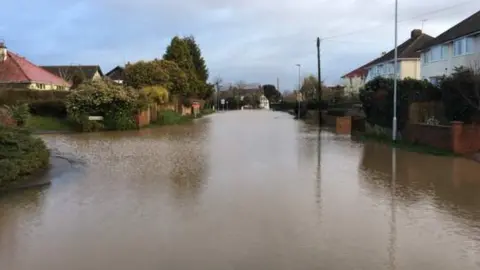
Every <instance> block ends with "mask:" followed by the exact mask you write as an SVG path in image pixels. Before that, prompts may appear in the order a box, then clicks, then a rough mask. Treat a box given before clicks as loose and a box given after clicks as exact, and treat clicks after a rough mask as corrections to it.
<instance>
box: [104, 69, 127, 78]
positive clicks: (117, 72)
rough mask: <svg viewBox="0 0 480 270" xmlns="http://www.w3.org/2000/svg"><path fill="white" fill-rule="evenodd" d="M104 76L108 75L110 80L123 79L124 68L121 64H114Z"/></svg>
mask: <svg viewBox="0 0 480 270" xmlns="http://www.w3.org/2000/svg"><path fill="white" fill-rule="evenodd" d="M105 76H107V77H109V78H110V79H112V80H122V81H123V80H124V79H125V69H124V68H123V67H121V66H116V67H115V68H113V69H112V70H110V71H109V72H108V73H107V74H105Z"/></svg>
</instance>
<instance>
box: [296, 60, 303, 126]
mask: <svg viewBox="0 0 480 270" xmlns="http://www.w3.org/2000/svg"><path fill="white" fill-rule="evenodd" d="M297 67H298V96H299V97H300V98H299V99H298V113H297V115H298V119H300V109H301V107H300V105H301V99H302V92H300V89H301V88H302V82H301V78H300V77H301V75H300V74H301V69H302V65H300V64H297Z"/></svg>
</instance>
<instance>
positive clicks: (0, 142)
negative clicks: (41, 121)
mask: <svg viewBox="0 0 480 270" xmlns="http://www.w3.org/2000/svg"><path fill="white" fill-rule="evenodd" d="M49 155H50V153H49V152H48V150H47V147H46V146H45V144H44V143H43V141H42V140H41V139H38V138H34V137H32V136H31V135H30V133H28V132H27V131H24V130H18V129H12V128H5V127H3V128H2V127H0V187H2V188H5V187H7V186H8V185H10V184H12V183H13V182H15V181H19V180H22V179H23V178H24V177H25V176H28V175H31V174H32V173H35V172H36V171H38V170H39V169H43V168H46V167H47V166H48V162H49Z"/></svg>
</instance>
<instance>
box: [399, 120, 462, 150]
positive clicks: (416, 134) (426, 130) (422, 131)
mask: <svg viewBox="0 0 480 270" xmlns="http://www.w3.org/2000/svg"><path fill="white" fill-rule="evenodd" d="M452 138H453V137H452V128H451V126H433V125H426V124H409V125H407V126H406V127H405V132H404V139H406V140H407V141H409V142H412V143H418V144H424V145H430V146H433V147H435V148H439V149H444V150H450V151H452V150H453V145H452Z"/></svg>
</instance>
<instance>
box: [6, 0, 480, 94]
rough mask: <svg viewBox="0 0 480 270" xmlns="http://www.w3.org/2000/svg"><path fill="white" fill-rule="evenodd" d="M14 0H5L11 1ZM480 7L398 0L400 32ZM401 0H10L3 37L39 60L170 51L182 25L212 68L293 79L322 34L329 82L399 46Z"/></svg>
mask: <svg viewBox="0 0 480 270" xmlns="http://www.w3.org/2000/svg"><path fill="white" fill-rule="evenodd" d="M5 1H6V2H5ZM479 9H480V1H479V0H470V1H468V0H458V1H453V0H399V20H400V21H401V23H400V24H399V41H400V42H403V41H404V40H406V39H407V38H408V37H409V35H410V31H411V30H412V29H414V28H421V27H422V20H423V19H428V21H426V22H425V24H424V28H423V29H424V32H425V33H427V34H430V35H432V36H436V35H438V34H440V33H442V32H443V31H445V30H447V29H448V28H450V27H451V26H453V25H454V24H456V23H458V22H460V21H461V20H463V19H464V18H466V17H468V16H469V15H471V14H473V13H475V12H476V11H477V10H479ZM393 14H394V1H393V0H333V1H332V0H172V1H166V0H78V1H74V0H2V6H1V8H0V18H1V21H0V39H3V40H5V42H6V44H7V46H8V48H9V49H11V50H12V51H15V52H17V53H19V54H21V55H23V56H25V57H27V58H28V59H30V60H31V61H32V62H34V63H36V64H38V65H69V64H99V65H101V67H102V69H103V71H104V72H107V71H108V70H110V69H111V68H113V67H114V66H116V65H123V64H124V63H125V62H127V61H131V62H134V61H137V60H141V59H144V60H148V59H153V58H155V57H161V56H162V55H163V53H164V50H165V47H166V46H167V45H168V43H169V40H170V39H171V38H172V36H174V35H190V34H192V35H194V36H195V37H196V39H197V41H198V43H199V44H200V47H201V49H202V52H203V55H204V57H205V59H206V60H207V64H208V67H209V69H210V75H211V77H216V76H220V77H222V78H223V79H224V81H226V82H236V81H239V80H243V81H246V82H251V83H261V84H266V83H272V84H275V83H276V78H277V77H278V78H279V79H280V88H281V90H286V89H293V88H294V87H295V85H296V83H297V80H298V79H297V78H298V76H297V74H298V70H297V67H296V66H295V64H297V63H298V64H301V65H302V76H303V75H307V74H308V73H316V47H315V43H316V41H315V40H316V37H317V36H320V37H330V36H337V35H343V34H345V33H351V32H355V33H356V34H352V35H346V36H340V37H337V38H333V39H328V40H325V41H324V42H323V44H322V45H323V47H322V68H323V75H324V79H325V80H326V81H327V83H328V84H336V83H339V82H340V77H341V75H343V74H344V73H347V72H348V71H350V70H352V69H354V68H356V67H358V66H360V65H362V64H364V63H366V62H367V61H370V60H372V59H373V58H375V57H377V56H379V55H380V54H381V52H382V51H387V50H390V49H392V48H393V44H394V43H393V38H394V31H393V29H394V23H393Z"/></svg>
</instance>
